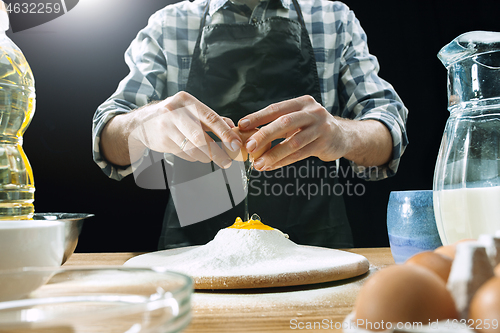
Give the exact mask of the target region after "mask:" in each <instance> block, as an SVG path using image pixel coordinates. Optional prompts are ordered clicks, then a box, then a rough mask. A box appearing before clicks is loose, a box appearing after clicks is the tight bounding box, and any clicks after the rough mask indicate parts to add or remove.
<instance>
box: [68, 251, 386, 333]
mask: <svg viewBox="0 0 500 333" xmlns="http://www.w3.org/2000/svg"><path fill="white" fill-rule="evenodd" d="M346 251H349V252H353V253H357V254H361V255H363V256H365V257H366V258H367V259H368V261H369V262H370V270H369V272H368V273H366V274H364V275H362V276H360V277H356V278H351V279H348V280H343V281H337V282H329V283H321V284H315V285H308V286H296V287H280V288H265V289H249V290H232V291H223V290H222V291H221V290H217V291H206V290H204V291H195V293H194V294H193V297H192V299H191V300H192V320H191V324H190V325H189V326H188V327H187V328H186V330H185V331H184V332H186V333H194V332H204V333H211V332H213V333H215V332H217V333H225V332H290V331H291V330H292V331H293V330H306V331H308V332H315V331H317V332H325V331H327V332H328V331H336V330H337V331H341V329H340V327H341V323H342V322H343V320H344V318H345V317H346V316H347V315H348V314H349V313H350V312H351V311H352V308H353V306H354V301H355V299H356V295H357V294H358V291H359V289H360V287H361V285H362V284H363V283H364V281H365V280H366V278H367V277H369V276H370V275H371V274H373V273H374V272H375V271H377V270H379V269H380V268H382V267H385V266H387V265H391V264H394V260H393V258H392V255H391V251H390V249H389V248H360V249H349V250H346ZM139 254H140V253H75V254H73V255H72V256H71V258H70V259H69V260H68V261H67V262H66V263H65V264H64V266H71V267H75V266H97V265H122V264H123V263H124V262H125V261H127V260H128V259H130V258H132V257H134V256H136V255H139ZM314 328H316V329H314Z"/></svg>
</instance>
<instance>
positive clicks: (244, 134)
mask: <svg viewBox="0 0 500 333" xmlns="http://www.w3.org/2000/svg"><path fill="white" fill-rule="evenodd" d="M232 130H233V131H235V132H236V134H238V135H239V136H240V137H241V140H242V141H243V145H244V144H245V142H246V141H247V140H248V138H249V137H251V136H252V135H254V134H255V133H257V132H258V129H251V130H249V131H240V129H239V127H233V128H232ZM224 148H225V150H226V153H227V154H228V155H229V157H231V158H232V159H233V160H237V161H246V160H247V158H248V152H247V150H246V149H245V147H244V146H243V147H242V148H241V150H240V151H237V152H233V151H230V150H229V149H228V148H227V147H226V146H224ZM269 148H271V143H268V144H267V145H266V146H265V147H263V148H261V149H259V150H257V151H255V152H253V153H252V154H250V158H251V159H254V160H256V159H258V158H259V157H260V156H262V154H264V153H265V152H266V151H267V150H269Z"/></svg>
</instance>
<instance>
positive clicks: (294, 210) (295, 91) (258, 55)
mask: <svg viewBox="0 0 500 333" xmlns="http://www.w3.org/2000/svg"><path fill="white" fill-rule="evenodd" d="M293 2H294V6H295V9H296V11H297V14H298V17H299V22H297V21H294V20H290V19H287V18H282V17H272V18H268V19H265V20H262V21H257V20H253V21H252V22H251V23H248V24H215V25H209V26H205V18H206V16H207V14H208V8H209V3H208V4H207V8H206V11H205V14H204V17H203V19H202V24H201V27H200V34H199V36H198V40H197V42H196V46H195V49H194V54H193V58H192V62H191V68H190V73H189V78H188V82H187V86H186V91H187V92H189V93H190V94H192V95H193V96H195V97H196V98H197V99H199V100H200V101H201V102H203V103H204V104H206V105H208V106H209V107H210V108H211V109H212V110H214V111H215V112H217V113H218V114H219V115H221V116H226V117H229V118H231V119H232V120H233V122H234V123H235V124H237V123H238V121H239V120H240V119H241V118H242V117H244V116H246V115H248V114H250V113H252V112H255V111H258V110H261V109H263V108H265V107H267V106H268V105H270V104H272V103H275V102H280V101H284V100H288V99H292V98H295V97H299V96H303V95H311V96H313V97H314V98H315V99H316V101H317V102H319V103H322V100H321V90H320V85H319V79H318V73H317V69H316V61H315V58H314V53H313V48H312V45H311V41H310V39H309V35H308V32H307V29H306V28H305V24H304V20H303V17H302V13H301V11H300V7H299V4H298V3H297V1H296V0H293ZM174 163H176V167H179V166H182V167H181V169H183V170H184V171H185V170H188V169H189V168H192V169H193V172H192V173H193V175H194V174H196V173H197V171H196V168H197V167H196V164H199V163H191V162H188V161H185V160H182V159H180V158H175V161H174ZM212 166H214V164H212ZM198 172H199V171H198ZM201 173H203V171H201ZM185 174H186V173H185V172H184V175H185ZM200 175H201V174H198V175H196V176H193V178H195V177H199V176H200ZM174 178H175V175H174ZM250 179H251V180H250V186H249V191H248V200H249V208H250V215H251V214H252V213H254V212H255V213H257V214H258V215H259V216H260V217H261V219H262V221H263V222H264V223H266V224H269V225H271V226H272V227H275V228H278V229H280V230H281V231H283V232H284V233H287V234H288V235H289V236H290V239H291V240H292V241H294V242H296V243H298V244H303V245H315V246H323V247H331V248H341V247H352V236H351V229H350V226H349V223H348V220H347V216H346V212H345V207H344V201H343V198H342V192H343V188H342V186H341V184H339V183H338V179H337V176H336V167H335V163H333V162H329V163H327V162H323V161H321V160H320V159H318V158H316V157H310V158H307V159H305V160H302V161H299V162H296V163H294V164H292V165H289V166H286V167H284V168H282V169H280V170H274V171H268V172H257V171H255V170H254V171H253V172H252V176H251V178H250ZM174 182H175V180H174ZM206 195H207V196H208V195H210V193H209V192H207V193H206ZM193 209H196V203H193ZM243 212H244V203H243V202H241V203H239V204H237V205H236V206H235V207H233V208H232V209H229V210H227V211H225V212H224V213H222V214H220V215H218V216H215V217H213V218H209V219H207V220H204V221H201V222H199V223H196V224H192V225H188V226H184V227H181V226H180V224H179V218H178V216H177V213H176V210H175V206H174V203H173V200H172V199H170V200H169V202H168V205H167V210H166V213H165V218H164V222H163V231H162V235H161V237H160V241H159V249H168V248H176V247H182V246H189V245H202V244H205V243H207V242H208V241H210V240H212V239H213V238H214V236H215V234H216V233H217V232H218V231H219V230H220V229H222V228H225V227H227V226H229V225H231V224H233V223H234V220H235V219H236V217H238V216H239V217H242V218H243Z"/></svg>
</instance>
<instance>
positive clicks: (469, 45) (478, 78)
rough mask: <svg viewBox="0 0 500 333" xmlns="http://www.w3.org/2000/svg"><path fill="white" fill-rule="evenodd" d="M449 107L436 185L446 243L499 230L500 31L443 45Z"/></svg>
mask: <svg viewBox="0 0 500 333" xmlns="http://www.w3.org/2000/svg"><path fill="white" fill-rule="evenodd" d="M438 58H439V59H440V60H441V62H442V63H443V64H444V66H445V67H446V68H447V70H448V110H449V111H450V117H449V119H448V121H447V123H446V127H445V131H444V134H443V139H442V142H441V147H440V150H439V155H438V158H437V162H436V168H435V172H434V184H433V191H434V192H433V198H434V211H435V215H436V223H437V227H438V231H439V235H440V237H441V241H442V242H443V244H444V245H446V244H451V243H454V242H456V241H458V240H461V239H467V238H477V237H478V236H479V235H480V234H484V233H488V234H494V233H495V231H496V230H499V229H500V33H499V32H486V31H473V32H468V33H465V34H463V35H460V36H458V37H457V38H456V39H454V40H453V41H452V42H450V43H449V44H448V45H446V46H445V47H443V48H442V49H441V51H440V52H439V54H438Z"/></svg>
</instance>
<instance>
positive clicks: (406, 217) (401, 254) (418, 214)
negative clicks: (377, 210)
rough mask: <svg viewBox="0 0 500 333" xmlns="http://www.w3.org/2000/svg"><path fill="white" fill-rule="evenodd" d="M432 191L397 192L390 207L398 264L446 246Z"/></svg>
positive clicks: (390, 231)
mask: <svg viewBox="0 0 500 333" xmlns="http://www.w3.org/2000/svg"><path fill="white" fill-rule="evenodd" d="M433 206H434V205H433V202H432V190H424V191H393V192H391V194H390V195H389V203H388V205H387V233H388V234H389V243H390V245H391V252H392V257H393V258H394V261H395V262H396V263H397V264H401V263H404V262H405V261H406V259H408V258H410V257H411V256H413V255H414V254H417V253H419V252H423V251H432V250H434V249H436V248H438V247H439V246H441V245H442V243H441V239H440V238H439V234H438V230H437V227H436V220H435V217H434V207H433Z"/></svg>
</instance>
